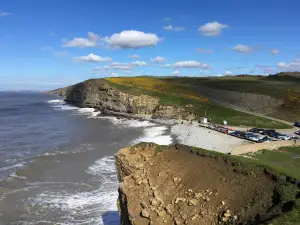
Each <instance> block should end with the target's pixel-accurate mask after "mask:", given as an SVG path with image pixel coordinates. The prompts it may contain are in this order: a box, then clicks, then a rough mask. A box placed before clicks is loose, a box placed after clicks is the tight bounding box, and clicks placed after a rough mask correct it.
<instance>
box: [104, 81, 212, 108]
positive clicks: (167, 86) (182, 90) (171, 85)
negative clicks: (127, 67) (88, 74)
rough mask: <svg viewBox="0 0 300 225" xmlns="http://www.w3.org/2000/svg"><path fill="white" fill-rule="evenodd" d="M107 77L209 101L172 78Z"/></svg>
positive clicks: (162, 91) (131, 84) (123, 82)
mask: <svg viewBox="0 0 300 225" xmlns="http://www.w3.org/2000/svg"><path fill="white" fill-rule="evenodd" d="M105 79H106V80H108V81H110V82H112V83H115V84H118V85H122V86H128V87H135V88H140V89H144V90H148V91H154V92H158V93H166V94H171V95H180V96H182V97H185V98H190V99H195V100H198V101H201V102H208V98H206V97H204V96H201V95H199V94H198V93H196V92H194V91H192V90H189V89H188V88H186V87H183V86H180V84H178V83H175V82H174V81H172V80H171V79H170V80H161V79H159V78H150V77H117V78H113V77H111V78H105Z"/></svg>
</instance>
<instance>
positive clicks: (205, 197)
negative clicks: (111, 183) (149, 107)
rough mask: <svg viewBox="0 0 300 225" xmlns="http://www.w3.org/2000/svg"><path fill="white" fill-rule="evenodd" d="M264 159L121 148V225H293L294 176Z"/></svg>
mask: <svg viewBox="0 0 300 225" xmlns="http://www.w3.org/2000/svg"><path fill="white" fill-rule="evenodd" d="M293 151H294V152H296V151H297V152H298V153H299V149H297V150H296V149H294V150H293ZM292 153H293V152H291V154H292ZM269 155H270V156H272V152H270V153H269ZM274 158H275V157H274ZM286 159H287V157H285V158H284V159H282V160H281V163H285V162H289V161H288V160H287V161H286ZM296 160H297V164H298V163H299V159H295V161H296ZM266 161H267V159H266V158H263V157H261V158H259V160H253V159H250V158H244V157H233V156H230V155H224V154H221V153H217V152H214V151H207V150H204V149H199V148H192V147H188V146H183V145H170V146H159V145H156V144H152V143H148V144H146V143H140V144H138V145H136V146H132V147H128V148H124V149H121V150H120V151H119V152H118V153H117V154H116V165H117V169H118V175H119V180H120V188H119V204H118V205H119V211H120V213H121V224H123V225H130V224H139V225H144V224H145V225H146V224H147V225H148V224H203V225H204V224H224V225H225V224H227V225H229V224H274V225H282V224H298V222H299V221H300V213H299V212H300V211H299V210H300V202H299V194H298V193H299V187H298V185H299V173H297V174H295V172H293V173H292V174H293V175H296V176H295V177H294V176H293V175H289V172H290V171H292V170H294V168H293V166H291V167H288V166H287V167H285V169H284V170H283V171H284V172H282V171H280V170H279V169H278V166H277V165H273V164H270V163H266ZM288 168H289V169H290V170H288Z"/></svg>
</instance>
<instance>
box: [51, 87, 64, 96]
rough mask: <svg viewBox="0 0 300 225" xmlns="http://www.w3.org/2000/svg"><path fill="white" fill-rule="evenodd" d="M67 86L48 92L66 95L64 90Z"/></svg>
mask: <svg viewBox="0 0 300 225" xmlns="http://www.w3.org/2000/svg"><path fill="white" fill-rule="evenodd" d="M68 88H69V87H64V88H57V89H55V90H52V91H48V92H47V93H48V94H53V95H58V96H66V92H67V90H68Z"/></svg>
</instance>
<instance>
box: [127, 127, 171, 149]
mask: <svg viewBox="0 0 300 225" xmlns="http://www.w3.org/2000/svg"><path fill="white" fill-rule="evenodd" d="M167 130H168V128H167V127H166V126H159V127H149V128H146V129H145V130H144V131H143V135H142V136H141V137H139V138H137V139H136V140H134V141H132V144H137V143H139V142H154V143H156V144H159V145H169V144H171V143H172V141H173V138H172V137H171V135H167V134H165V133H166V132H167Z"/></svg>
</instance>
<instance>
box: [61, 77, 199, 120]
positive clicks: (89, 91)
mask: <svg viewBox="0 0 300 225" xmlns="http://www.w3.org/2000/svg"><path fill="white" fill-rule="evenodd" d="M57 92H59V93H62V94H64V95H65V101H66V102H68V103H71V104H75V105H77V106H79V107H90V108H95V109H99V110H101V111H103V112H104V113H115V114H116V113H120V114H122V113H123V115H125V114H129V115H149V116H153V117H156V118H157V117H165V118H174V119H179V118H184V119H195V118H196V114H194V113H192V112H189V111H188V110H187V109H185V108H182V107H178V106H175V105H161V104H160V99H159V98H158V97H153V96H150V95H145V94H139V95H132V94H129V93H126V92H124V91H120V90H118V89H117V88H115V87H112V86H110V85H109V83H108V82H107V81H105V80H103V79H95V80H87V81H85V82H82V83H79V84H76V85H73V86H70V87H68V88H66V89H64V90H59V91H57Z"/></svg>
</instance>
